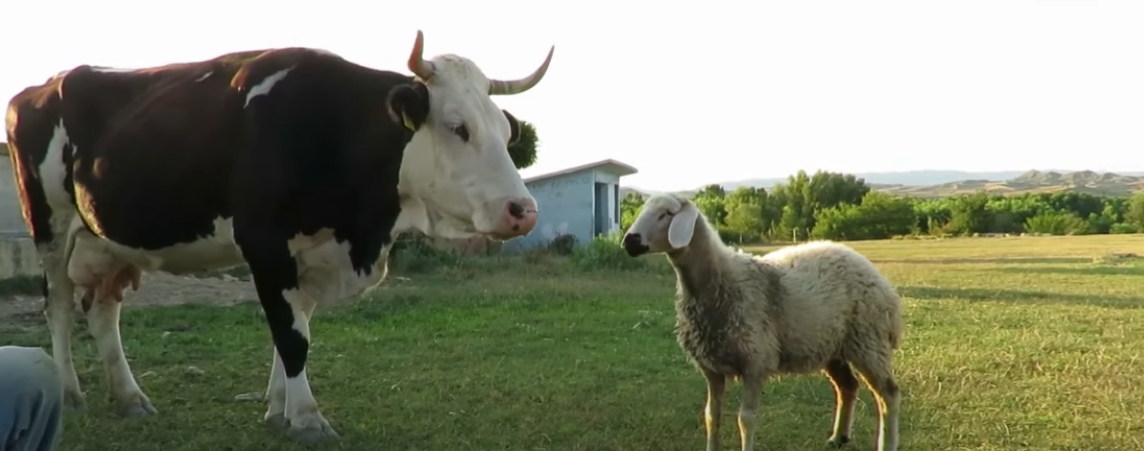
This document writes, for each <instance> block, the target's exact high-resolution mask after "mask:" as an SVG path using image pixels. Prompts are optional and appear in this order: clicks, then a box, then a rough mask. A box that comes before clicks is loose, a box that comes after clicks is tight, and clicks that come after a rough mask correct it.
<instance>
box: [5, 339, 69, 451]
mask: <svg viewBox="0 0 1144 451" xmlns="http://www.w3.org/2000/svg"><path fill="white" fill-rule="evenodd" d="M63 396H64V392H63V384H62V383H61V382H60V375H59V367H57V366H56V363H55V361H53V360H52V357H51V356H49V355H48V353H46V352H44V350H43V349H40V348H27V347H22V346H0V451H52V450H54V449H55V448H56V443H57V442H58V437H59V435H60V432H61V430H62V429H63V428H62V426H61V424H60V421H61V416H62V415H63Z"/></svg>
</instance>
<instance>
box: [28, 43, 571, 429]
mask: <svg viewBox="0 0 1144 451" xmlns="http://www.w3.org/2000/svg"><path fill="white" fill-rule="evenodd" d="M422 48H423V37H422V34H421V32H418V33H417V40H416V41H415V43H414V45H413V51H412V54H411V56H410V58H409V61H408V67H409V70H410V71H412V72H413V73H414V74H415V76H407V75H403V74H400V73H397V72H390V71H382V70H375V69H371V68H367V67H363V66H360V65H357V64H354V63H351V62H349V61H346V60H345V59H342V58H341V57H339V56H337V55H334V54H331V53H328V52H324V51H319V50H314V49H305V48H284V49H274V50H259V51H247V52H238V53H232V54H227V55H223V56H220V57H217V58H214V59H211V60H208V61H200V62H192V63H184V64H171V65H167V66H162V67H154V68H145V69H134V70H112V69H108V68H102V67H95V66H88V65H83V66H79V67H76V68H74V69H72V70H70V71H65V72H63V73H61V74H59V75H57V76H55V77H53V78H52V79H50V80H48V81H47V82H45V83H44V84H42V85H39V86H33V87H29V88H27V89H25V90H24V91H22V92H20V93H19V94H17V95H16V96H15V97H14V98H12V100H11V101H10V103H9V105H8V113H7V120H6V123H7V135H8V143H9V145H10V146H11V152H10V154H11V158H12V163H13V164H12V166H13V167H14V168H15V171H16V180H17V184H18V189H19V194H20V202H21V205H22V208H23V214H24V219H25V221H26V223H27V225H28V227H29V229H30V230H31V233H32V236H33V239H34V241H35V243H36V246H37V249H38V251H39V256H40V259H41V262H42V264H43V270H44V278H45V280H46V283H45V287H44V297H45V299H46V305H45V312H46V316H47V318H48V324H49V326H50V328H51V336H52V350H53V352H52V353H53V355H54V358H55V360H56V362H57V363H59V365H60V368H61V373H62V375H63V379H64V380H63V382H64V386H65V396H66V404H67V406H68V407H70V408H72V409H75V408H79V407H82V406H83V404H84V400H83V395H82V393H81V392H80V387H79V381H78V379H77V377H76V372H75V368H74V367H73V364H72V353H71V326H72V323H73V312H74V302H75V301H74V292H75V288H76V287H80V288H83V289H84V290H85V294H84V298H85V299H84V301H85V305H89V306H90V307H89V308H90V311H89V312H88V323H89V325H90V330H91V333H92V335H93V336H94V337H95V340H96V344H97V347H98V349H99V353H100V355H101V357H102V359H103V363H104V366H105V367H106V369H107V374H108V376H109V381H110V385H111V387H110V388H111V393H112V396H113V398H114V399H115V401H116V404H117V408H118V409H119V410H120V412H121V413H123V414H125V415H145V414H149V413H151V414H153V413H157V412H156V410H155V408H154V407H153V406H152V405H151V402H150V401H149V400H148V398H147V396H146V395H144V394H143V391H142V390H141V389H140V388H139V385H138V384H137V383H136V381H135V378H134V377H133V376H132V374H131V369H130V367H129V366H128V364H127V360H126V358H125V356H124V353H123V347H122V343H121V340H120V335H119V302H118V300H120V299H122V294H123V291H124V290H125V288H126V287H127V286H128V285H133V286H135V287H136V288H137V287H138V283H139V273H140V271H162V272H167V273H173V274H180V273H187V272H193V271H202V270H208V269H219V268H226V267H233V266H237V265H240V264H242V263H244V262H245V263H246V264H247V265H249V267H250V271H251V273H252V275H253V278H254V285H255V287H256V289H257V292H258V298H259V301H260V302H261V304H262V308H263V311H264V313H265V315H266V319H267V322H268V324H269V326H270V333H271V336H272V337H273V341H274V347H275V354H274V365H273V368H272V369H271V374H270V381H269V384H268V385H269V386H268V388H267V392H266V396H267V399H268V403H269V408H268V410H267V411H266V415H265V419H266V420H267V421H269V422H273V423H276V424H279V425H282V426H285V427H288V429H289V434H290V436H292V437H294V438H296V439H298V440H301V441H306V442H313V441H319V440H321V439H325V438H333V437H336V436H337V434H336V433H335V432H334V430H333V429H332V428H331V427H330V425H329V423H328V422H327V421H326V419H325V418H324V417H323V416H322V414H321V413H320V412H319V410H318V406H317V402H316V401H315V399H314V396H313V395H312V393H311V391H310V385H309V382H308V380H307V378H306V356H307V352H308V349H309V342H310V332H309V320H310V317H311V315H312V313H313V311H314V308H315V306H316V305H317V304H319V303H326V302H332V301H337V300H340V299H344V298H347V297H351V296H356V295H358V294H360V293H362V292H363V291H365V290H367V289H369V288H371V287H374V286H376V285H377V284H378V283H379V282H380V281H381V280H382V279H383V278H384V277H385V274H386V260H387V255H388V253H389V249H390V245H391V244H392V243H393V238H394V236H395V235H396V234H397V233H399V232H400V231H404V230H412V229H416V230H420V231H421V232H424V233H425V234H427V235H430V236H435V237H449V238H463V237H471V236H476V235H486V236H490V237H493V238H496V239H511V238H513V237H518V236H522V235H525V234H527V233H529V232H530V231H531V230H532V228H533V227H534V226H535V224H536V219H537V214H538V213H537V205H536V201H535V200H534V199H533V198H532V196H530V195H529V192H528V190H527V189H526V188H525V186H524V183H523V182H522V181H521V178H520V175H519V173H518V172H517V171H516V169H515V167H514V166H513V164H512V161H511V160H510V158H509V154H508V151H507V149H506V146H507V145H508V144H509V143H510V142H512V141H514V140H515V139H517V138H518V131H519V130H518V127H517V122H516V120H515V119H514V118H513V117H512V116H511V115H510V114H508V113H507V112H503V111H502V110H501V109H499V108H498V107H497V106H496V104H494V103H493V101H492V100H491V99H490V97H489V96H491V95H511V94H519V93H522V92H525V91H527V90H529V89H531V88H532V87H533V86H535V85H536V84H537V83H538V82H539V81H540V80H541V79H542V78H543V77H544V74H545V72H546V71H547V70H548V65H549V63H550V62H551V60H552V50H550V51H549V53H548V57H547V58H546V59H545V61H544V63H543V64H542V65H541V66H540V67H539V68H538V69H537V70H536V71H535V72H534V73H533V74H531V75H529V76H528V77H526V78H523V79H519V80H511V81H504V80H493V79H489V78H487V77H486V76H485V75H484V73H483V72H482V71H481V70H480V68H478V67H477V65H476V64H474V63H473V62H472V61H470V60H469V59H466V58H463V57H460V56H456V55H442V56H438V57H436V58H433V59H430V60H424V59H422ZM553 50H554V49H553Z"/></svg>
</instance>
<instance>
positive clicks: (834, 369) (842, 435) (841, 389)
mask: <svg viewBox="0 0 1144 451" xmlns="http://www.w3.org/2000/svg"><path fill="white" fill-rule="evenodd" d="M823 371H825V372H826V376H827V377H829V378H830V383H831V384H833V385H834V428H833V430H832V431H831V434H830V439H829V440H827V441H826V443H827V444H829V445H832V446H834V447H838V448H841V447H842V446H843V445H845V444H847V443H849V442H850V431H851V427H852V426H853V424H854V401H855V400H856V399H857V398H858V378H856V377H854V372H853V371H851V370H850V365H848V364H847V363H846V361H844V360H841V359H834V360H831V361H830V362H828V363H827V364H826V367H825V368H823Z"/></svg>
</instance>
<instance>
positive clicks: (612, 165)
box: [524, 158, 639, 183]
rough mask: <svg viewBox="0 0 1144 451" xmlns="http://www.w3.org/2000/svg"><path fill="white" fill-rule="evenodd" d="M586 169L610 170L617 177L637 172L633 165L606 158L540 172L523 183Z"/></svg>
mask: <svg viewBox="0 0 1144 451" xmlns="http://www.w3.org/2000/svg"><path fill="white" fill-rule="evenodd" d="M588 169H598V170H602V171H605V172H610V173H612V174H615V175H616V176H619V177H623V176H625V175H632V174H635V173H637V172H639V171H637V170H636V168H635V167H633V166H632V165H630V164H627V163H620V162H619V161H616V160H613V159H611V158H608V159H606V160H600V161H597V162H594V163H588V164H582V165H579V166H573V167H570V168H567V169H561V170H559V171H555V172H549V173H547V174H540V175H536V176H532V177H529V178H526V179H524V183H530V182H535V181H539V180H544V179H550V178H553V177H559V176H561V175H567V174H571V173H573V172H580V171H584V170H588Z"/></svg>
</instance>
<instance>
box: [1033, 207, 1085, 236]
mask: <svg viewBox="0 0 1144 451" xmlns="http://www.w3.org/2000/svg"><path fill="white" fill-rule="evenodd" d="M1025 230H1026V231H1028V232H1031V233H1044V234H1049V235H1083V234H1085V233H1087V232H1088V222H1087V221H1085V220H1084V219H1081V217H1080V216H1077V215H1076V213H1073V212H1071V211H1046V212H1042V213H1040V214H1038V215H1036V216H1033V217H1031V218H1029V219H1026V220H1025Z"/></svg>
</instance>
